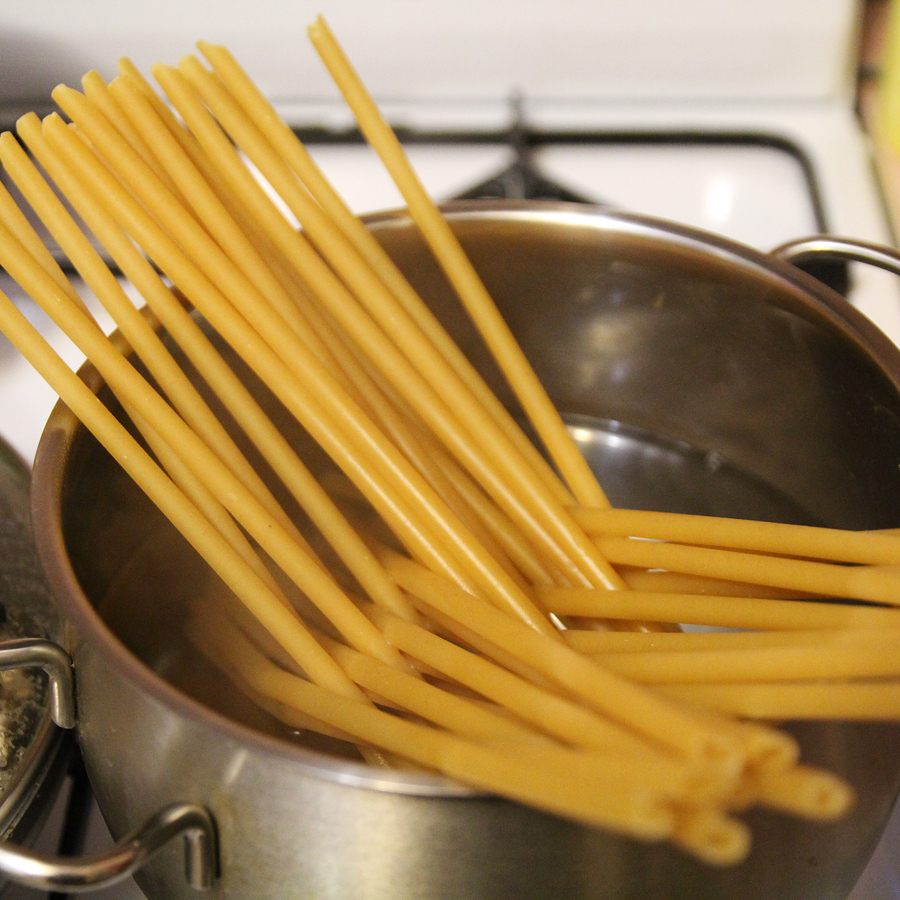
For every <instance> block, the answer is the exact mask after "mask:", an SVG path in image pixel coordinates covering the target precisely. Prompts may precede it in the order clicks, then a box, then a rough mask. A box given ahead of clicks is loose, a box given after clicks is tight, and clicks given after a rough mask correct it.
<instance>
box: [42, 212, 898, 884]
mask: <svg viewBox="0 0 900 900" xmlns="http://www.w3.org/2000/svg"><path fill="white" fill-rule="evenodd" d="M450 218H451V221H452V223H453V226H454V228H455V229H456V231H457V233H458V234H459V236H460V238H461V240H462V242H463V244H464V246H465V248H466V249H467V251H468V252H469V254H470V256H471V258H472V260H473V262H474V263H475V265H476V267H477V268H478V270H479V272H480V274H481V275H482V277H483V279H484V281H485V283H486V285H487V287H488V289H489V291H490V292H491V294H492V296H493V297H494V299H495V301H496V302H497V304H498V306H499V307H500V309H501V311H502V313H503V315H504V317H505V318H506V320H507V322H508V324H509V326H510V328H511V329H512V331H513V332H514V334H515V335H516V337H517V338H518V340H519V342H520V344H521V346H522V347H523V349H524V350H525V352H526V354H527V356H528V357H529V359H530V360H531V362H532V365H533V366H534V368H535V370H536V372H537V374H538V375H539V377H540V378H541V380H542V382H543V383H544V385H545V386H546V388H547V390H548V392H549V394H550V396H551V397H552V399H553V400H554V402H555V403H556V405H557V407H558V408H559V409H560V410H561V411H562V413H563V414H564V417H565V418H566V421H567V422H568V424H569V426H570V428H571V431H572V434H573V436H574V437H575V439H576V441H577V442H578V443H579V445H580V446H581V448H582V449H583V451H584V453H585V455H586V456H587V458H588V459H589V461H590V463H591V465H592V467H593V468H594V469H595V471H596V472H597V474H598V475H599V478H600V481H601V484H603V486H604V488H605V489H606V491H607V493H608V495H609V496H610V499H611V501H612V502H613V504H614V505H616V506H629V507H639V508H655V509H663V510H671V511H679V512H691V513H706V514H713V515H724V516H736V517H747V518H757V519H766V520H773V521H786V522H797V523H809V524H822V525H830V526H838V527H844V528H857V529H863V528H883V527H894V526H897V525H898V524H900V523H898V519H900V515H898V510H900V387H898V374H900V364H898V358H897V354H896V352H895V351H892V350H888V349H887V348H886V347H885V343H884V341H883V339H882V338H881V337H880V336H878V335H876V334H875V333H874V330H872V329H871V326H869V325H868V324H867V323H866V322H864V321H863V320H862V319H861V317H859V316H858V315H857V314H856V313H855V312H854V311H853V310H851V309H850V308H849V307H848V306H847V305H846V304H845V303H844V301H843V300H841V298H839V297H837V295H834V294H832V293H831V292H830V291H828V290H827V289H825V288H822V287H820V286H817V285H816V283H815V282H813V281H812V280H811V279H808V278H807V277H806V276H803V275H802V274H801V273H797V272H794V271H793V270H792V269H790V267H788V266H782V265H780V264H777V263H774V262H771V261H769V260H766V259H764V258H762V257H759V256H758V255H756V254H754V253H752V252H750V251H744V250H743V249H741V248H736V247H733V246H732V245H729V244H725V243H723V242H717V241H715V240H712V239H710V240H706V239H704V238H702V236H698V235H695V234H692V233H688V232H684V231H681V230H679V229H675V228H668V227H665V226H662V225H660V224H658V223H648V222H646V221H644V220H639V219H631V218H627V217H617V216H615V215H613V214H607V213H602V212H599V211H596V210H578V211H576V210H575V209H574V208H569V207H557V206H552V207H550V206H548V207H542V206H534V205H531V206H527V207H511V208H500V209H498V208H495V207H491V206H485V205H472V206H463V207H460V208H459V209H457V210H456V211H454V212H452V213H451V214H450ZM373 228H375V229H376V233H377V235H378V236H379V239H380V240H381V241H382V242H383V244H384V245H385V246H386V247H387V248H388V250H389V252H390V253H391V255H392V256H393V257H394V259H395V260H396V261H397V262H398V264H399V265H400V267H401V268H402V269H403V270H404V272H406V274H407V275H408V277H409V278H410V280H411V281H412V282H413V284H414V285H415V286H416V287H417V288H418V290H419V292H420V293H421V295H422V296H423V297H424V298H426V299H427V301H428V302H429V304H430V305H431V307H432V308H433V310H434V311H435V312H436V314H437V315H438V317H439V318H440V319H441V320H442V321H443V322H444V324H445V326H446V327H447V328H448V330H449V331H450V332H451V334H452V335H453V336H454V338H455V339H456V341H457V342H458V343H459V345H460V346H461V347H462V348H463V349H464V350H465V351H466V353H467V354H468V355H469V356H470V358H471V359H472V360H473V361H474V362H475V363H476V365H477V366H478V368H479V369H480V370H481V371H482V372H483V373H484V375H485V377H486V378H487V380H488V381H489V383H490V384H491V385H492V387H494V389H495V390H496V391H497V393H498V394H499V395H500V396H501V398H502V399H504V400H505V401H506V402H507V403H508V404H509V405H510V406H511V407H512V408H513V409H515V407H516V404H515V402H514V400H513V399H512V398H511V397H510V396H509V392H508V391H507V389H506V388H505V386H504V384H503V382H502V379H501V378H500V377H499V376H498V374H497V372H496V369H495V367H494V365H493V363H492V362H491V360H490V359H489V356H488V354H487V352H486V350H485V349H484V347H483V345H482V343H481V341H480V339H479V338H478V336H477V334H476V332H475V330H474V329H473V327H472V326H471V324H470V322H469V320H468V317H467V316H466V315H465V313H464V312H462V311H461V310H460V308H459V305H458V302H457V301H456V300H455V298H454V296H453V293H452V291H451V290H450V289H449V287H448V285H447V283H446V281H445V280H444V278H443V277H442V276H441V275H440V273H439V272H438V270H437V268H436V266H435V265H434V263H433V261H432V260H431V258H430V256H429V254H428V253H427V251H426V250H425V249H424V247H423V245H422V243H421V241H420V239H419V238H418V236H417V234H416V232H415V230H414V229H413V228H412V227H411V226H410V224H409V222H408V221H407V220H406V219H405V218H404V217H403V216H390V215H389V216H385V217H382V218H380V219H377V220H376V221H374V222H373ZM235 366H236V367H237V368H240V364H239V363H238V362H237V361H236V362H235ZM88 377H91V376H88ZM247 377H248V380H249V381H250V382H251V383H252V381H253V379H252V377H250V376H247ZM94 383H96V382H94ZM101 394H102V395H103V396H104V397H106V399H107V401H108V402H109V398H108V397H107V396H106V392H105V391H103V390H102V389H101ZM258 394H259V396H260V398H261V399H262V400H263V401H264V403H265V405H266V406H267V408H269V409H270V410H271V411H272V415H273V418H275V419H276V421H277V422H278V423H279V425H280V426H281V427H282V428H283V430H284V431H285V433H286V434H288V435H290V436H291V439H292V440H293V441H295V442H296V443H297V444H298V445H300V446H304V447H308V445H309V444H310V441H309V439H308V438H307V437H306V435H305V434H304V433H303V432H302V430H301V429H300V428H299V427H298V426H296V424H294V423H293V422H292V421H291V420H290V418H289V417H288V416H286V415H285V414H284V412H283V411H282V410H280V408H279V406H278V404H277V402H276V401H274V400H273V399H272V398H271V397H268V396H267V395H266V392H265V391H263V390H261V389H258ZM110 405H111V406H113V407H114V406H115V404H112V403H111V404H110ZM61 415H64V413H58V414H55V417H54V420H53V422H52V423H51V424H52V425H53V427H64V428H66V429H68V430H69V432H70V434H69V439H68V443H67V444H66V446H65V449H64V451H63V454H62V458H61V459H55V460H54V465H55V466H57V467H59V466H61V469H59V472H60V473H61V474H60V475H59V478H60V485H61V486H60V489H59V500H58V503H59V507H58V509H53V510H49V511H44V512H43V513H39V515H45V516H50V517H57V518H58V519H59V520H60V521H61V525H62V531H63V535H64V540H65V548H66V555H67V559H68V563H69V564H71V566H72V569H73V571H74V573H75V576H76V577H77V579H78V582H79V584H80V585H81V588H82V589H83V591H84V594H85V596H86V597H87V598H88V599H89V602H90V603H91V604H92V605H93V606H94V608H95V609H96V610H97V612H99V614H100V615H101V616H102V618H103V620H104V622H105V624H106V626H107V627H108V628H109V629H111V630H112V632H113V633H114V634H115V635H116V637H117V638H118V639H119V640H121V641H122V642H123V643H124V644H125V645H126V646H127V647H128V649H129V650H130V651H132V652H133V653H134V654H135V655H136V656H137V657H138V658H139V659H141V660H142V661H143V662H144V663H146V665H147V666H148V667H150V668H151V669H152V670H154V671H155V672H156V673H157V674H158V675H159V676H161V677H162V678H163V679H165V680H166V681H167V682H169V684H171V685H172V686H174V687H175V688H176V689H177V690H179V691H182V692H184V693H186V694H188V695H189V696H191V697H193V698H194V699H196V700H198V701H199V702H200V703H202V704H204V705H206V706H208V707H210V708H212V709H214V710H217V711H218V712H220V713H223V714H225V715H227V716H229V717H232V718H234V719H236V720H237V721H239V722H241V723H243V724H246V725H249V726H250V727H252V728H255V729H259V730H262V731H264V732H266V733H268V734H275V735H280V736H284V737H287V738H290V739H291V740H296V739H297V736H296V735H287V734H285V732H284V729H283V726H281V725H280V724H278V723H275V722H274V721H272V720H270V719H269V718H268V717H267V716H266V715H265V714H264V713H261V712H260V711H258V710H257V709H256V708H255V707H252V706H251V705H250V704H248V703H246V702H245V701H244V700H243V699H242V698H241V696H240V694H239V693H238V692H237V691H235V690H233V689H231V688H230V686H228V685H227V682H223V678H222V676H220V675H219V674H218V673H217V672H216V671H215V670H213V669H211V668H210V667H209V666H207V665H206V664H205V663H204V661H203V660H202V658H201V657H200V655H199V654H198V653H197V652H196V651H195V650H194V649H193V647H192V646H191V645H190V644H189V643H188V642H187V641H186V640H185V639H184V638H183V637H182V635H181V632H180V622H181V621H182V619H183V617H184V613H185V607H186V604H187V602H188V601H189V600H190V599H191V598H192V597H193V596H195V595H196V594H197V593H198V592H213V593H214V592H216V591H217V590H218V589H219V588H218V584H217V582H216V581H215V579H214V578H212V577H211V576H210V575H209V574H208V571H207V569H206V567H205V565H204V564H202V563H201V562H200V561H199V560H198V559H197V558H196V557H195V555H194V553H193V551H192V550H190V549H189V548H187V547H186V546H185V544H184V543H183V542H182V541H181V539H180V538H178V537H177V535H174V534H173V532H172V530H171V529H170V527H169V526H168V525H167V523H166V522H165V521H164V520H163V519H162V517H161V515H160V514H159V513H158V512H157V511H156V510H155V509H154V508H152V507H151V505H150V504H149V502H148V501H146V500H145V498H144V497H143V495H141V494H140V493H139V491H138V490H137V489H136V488H135V487H134V486H133V485H132V483H131V482H130V481H129V479H128V478H127V476H125V475H124V474H123V473H122V472H121V470H120V469H119V468H118V466H117V464H116V463H115V462H114V461H113V460H111V459H110V458H109V457H108V455H107V454H106V453H105V452H104V451H103V450H102V449H101V448H99V446H98V445H97V444H96V442H95V441H94V440H93V439H92V438H91V437H90V436H89V435H87V434H86V433H85V432H84V431H83V430H82V429H80V428H77V427H75V426H74V424H73V423H71V422H64V420H63V419H61V418H60V416H61ZM61 422H62V423H63V424H62V425H61V424H60V423H61ZM308 452H309V455H310V458H317V459H318V458H319V457H318V455H317V454H316V452H315V449H314V448H312V447H308ZM39 459H40V457H39ZM39 465H40V463H39ZM43 465H44V466H45V467H46V468H47V470H49V468H50V464H49V463H48V462H45V463H43ZM317 465H318V466H320V467H321V469H322V471H323V472H324V471H325V469H326V468H327V464H326V463H324V462H322V461H321V459H320V460H319V462H318V463H317ZM38 475H40V469H39V470H38ZM54 477H56V476H54ZM61 599H62V601H63V604H64V606H65V605H71V604H72V603H78V602H80V601H78V600H77V599H73V598H61ZM223 683H224V684H225V685H226V686H225V687H224V689H223ZM794 730H795V733H797V734H798V735H799V736H800V737H801V740H802V743H803V747H804V753H805V754H806V757H807V759H808V760H809V761H810V762H813V763H820V764H822V765H826V766H829V767H831V768H833V769H835V770H836V771H838V772H842V773H844V774H845V775H846V776H847V777H848V778H849V779H850V780H851V781H852V782H853V783H854V784H855V786H856V788H857V790H858V791H859V795H860V803H859V807H858V810H857V812H856V813H854V814H853V815H852V816H851V817H850V818H849V819H848V820H847V821H846V822H845V823H841V824H840V825H837V826H828V827H827V828H824V829H823V828H821V827H818V826H817V827H815V828H812V827H810V826H806V825H802V824H797V823H794V822H789V821H787V820H782V819H777V818H776V819H771V818H767V817H766V815H765V814H762V815H763V821H765V822H766V823H767V824H766V826H765V828H764V829H763V832H764V834H763V836H762V838H761V840H760V841H759V846H760V847H761V848H762V849H761V850H757V851H755V853H756V854H759V853H762V854H763V855H764V856H765V854H768V858H769V859H770V860H771V859H772V858H775V859H779V858H781V857H782V856H783V855H784V854H785V853H788V852H790V854H791V855H794V856H795V855H797V854H804V853H806V854H807V856H808V857H809V858H810V859H812V860H814V862H813V863H811V870H812V869H816V870H817V872H818V874H817V875H815V876H810V877H815V878H816V879H818V880H819V881H821V883H822V884H827V885H828V887H827V896H830V897H832V896H833V897H843V896H845V895H846V893H847V892H848V891H849V889H850V886H852V884H853V881H854V880H855V878H856V877H857V875H858V874H859V872H860V871H861V870H862V868H863V866H864V865H865V861H866V860H867V859H868V856H869V854H870V853H871V851H872V849H873V847H874V844H875V842H876V841H877V838H878V835H879V834H880V832H881V829H882V828H883V824H884V821H885V819H886V817H887V815H888V814H889V812H890V809H891V808H892V805H893V800H894V797H895V795H896V793H897V790H898V786H900V729H897V728H895V727H893V726H879V725H845V724H832V725H825V724H816V723H811V724H806V725H803V726H797V727H796V728H795V729H794ZM301 740H302V742H303V743H304V745H305V746H309V747H311V748H313V749H315V750H323V751H325V752H328V753H335V754H343V753H346V752H347V750H346V748H344V747H343V745H340V746H338V745H336V744H333V743H332V742H329V741H327V740H325V739H319V738H317V739H312V738H309V737H308V736H306V735H304V736H303V737H302V739H301ZM773 821H774V822H776V824H775V825H773V824H772V822H773ZM778 865H779V864H778V863H777V862H776V863H773V864H772V865H771V866H770V867H769V868H771V869H772V870H773V871H774V870H775V869H776V868H777V867H778ZM765 869H766V867H759V870H758V871H757V872H756V875H755V876H754V877H756V878H757V879H763V880H765V879H766V878H767V877H769V875H767V874H766V871H765ZM685 889H686V890H687V891H688V893H685V894H684V895H683V896H695V897H696V896H701V893H700V892H696V893H693V894H692V893H691V892H690V890H691V889H690V885H685ZM776 894H777V890H776V891H775V893H772V894H771V896H775V895H776ZM635 896H637V895H635ZM734 896H738V895H737V894H735V895H734ZM741 896H743V894H741ZM821 896H823V897H824V896H826V894H825V893H823V894H821Z"/></svg>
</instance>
